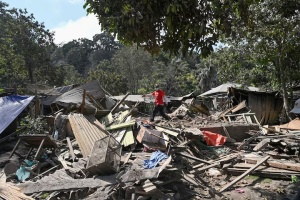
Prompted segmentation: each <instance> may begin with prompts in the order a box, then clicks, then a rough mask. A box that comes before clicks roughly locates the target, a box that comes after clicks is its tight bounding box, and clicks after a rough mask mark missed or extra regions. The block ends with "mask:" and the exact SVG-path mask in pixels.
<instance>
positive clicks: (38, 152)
mask: <svg viewBox="0 0 300 200" xmlns="http://www.w3.org/2000/svg"><path fill="white" fill-rule="evenodd" d="M45 140H46V139H45V138H44V139H43V140H42V142H41V144H40V146H39V148H38V150H37V151H36V154H35V156H34V159H35V160H36V159H37V157H38V156H39V154H40V152H41V149H42V148H43V145H44V142H45Z"/></svg>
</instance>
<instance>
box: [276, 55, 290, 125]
mask: <svg viewBox="0 0 300 200" xmlns="http://www.w3.org/2000/svg"><path fill="white" fill-rule="evenodd" d="M278 64H279V72H280V81H281V89H282V95H283V107H284V110H285V114H286V116H287V117H288V118H289V111H290V107H289V99H288V92H287V88H286V73H285V69H284V66H283V63H282V56H281V55H280V56H279V63H278ZM289 120H290V118H289Z"/></svg>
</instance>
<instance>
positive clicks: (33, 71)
mask: <svg viewBox="0 0 300 200" xmlns="http://www.w3.org/2000/svg"><path fill="white" fill-rule="evenodd" d="M7 7H8V5H7V4H6V3H3V2H1V1H0V34H1V40H0V48H1V49H0V50H1V51H0V75H1V77H2V79H1V84H3V85H6V86H8V87H12V86H13V85H15V84H17V85H23V84H24V83H26V82H28V81H29V82H31V83H34V82H36V81H40V80H43V81H45V80H44V78H46V76H45V69H46V70H52V68H51V66H50V63H49V61H50V52H49V50H50V48H49V47H50V46H51V45H52V44H53V33H50V32H49V30H46V29H45V26H44V25H43V24H40V23H39V22H38V21H36V20H35V18H34V16H33V15H32V14H31V15H28V13H27V11H26V10H21V9H19V10H17V9H15V8H13V9H8V8H7Z"/></svg>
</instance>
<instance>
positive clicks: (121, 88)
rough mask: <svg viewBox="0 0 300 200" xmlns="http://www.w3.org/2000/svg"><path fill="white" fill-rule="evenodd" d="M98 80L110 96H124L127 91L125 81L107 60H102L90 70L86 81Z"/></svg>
mask: <svg viewBox="0 0 300 200" xmlns="http://www.w3.org/2000/svg"><path fill="white" fill-rule="evenodd" d="M95 79H98V80H99V83H100V84H101V86H102V87H103V88H104V89H105V90H106V91H109V93H110V94H112V95H120V94H125V93H126V92H127V91H128V86H127V80H126V78H125V77H124V76H122V75H121V74H120V73H119V72H118V71H117V69H116V68H115V67H114V66H113V65H112V64H111V61H109V60H102V61H101V62H100V63H99V64H98V66H97V67H95V68H94V69H90V71H89V76H88V80H90V81H91V80H95Z"/></svg>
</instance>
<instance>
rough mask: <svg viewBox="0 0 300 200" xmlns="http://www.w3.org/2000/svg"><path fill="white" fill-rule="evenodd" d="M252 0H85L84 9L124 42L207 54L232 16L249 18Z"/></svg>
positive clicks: (226, 29)
mask: <svg viewBox="0 0 300 200" xmlns="http://www.w3.org/2000/svg"><path fill="white" fill-rule="evenodd" d="M253 2H254V0H248V1H240V0H208V1H207V0H183V1H175V0H172V1H165V0H152V1H148V0H144V1H128V0H119V1H96V0H86V2H85V5H84V8H86V10H87V12H88V13H94V14H96V15H97V16H98V19H99V22H100V24H101V28H102V30H105V31H108V32H109V33H114V34H115V35H117V36H118V39H119V40H120V41H121V42H122V43H123V44H126V45H127V44H129V45H132V44H134V43H136V44H138V46H142V47H144V48H145V49H146V50H147V51H149V52H150V53H151V54H154V53H158V52H160V51H161V50H163V51H169V52H171V53H174V54H178V52H179V51H180V50H181V52H182V53H183V55H185V54H186V53H187V52H188V51H189V52H191V53H193V52H194V51H197V52H201V54H202V55H207V54H208V53H210V52H212V51H213V45H214V44H215V43H216V42H218V40H219V36H220V35H222V34H226V35H229V34H230V33H231V31H232V29H231V26H232V24H233V21H235V16H236V15H237V16H239V17H241V18H242V20H240V21H238V22H236V23H239V24H242V22H244V21H247V19H248V12H247V10H248V7H249V5H251V4H252V3H253Z"/></svg>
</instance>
